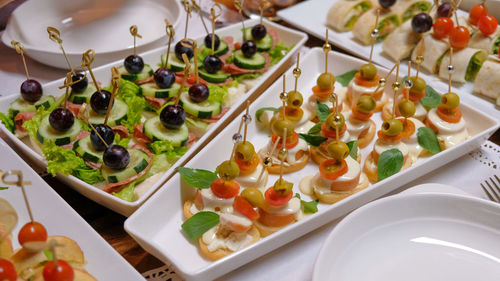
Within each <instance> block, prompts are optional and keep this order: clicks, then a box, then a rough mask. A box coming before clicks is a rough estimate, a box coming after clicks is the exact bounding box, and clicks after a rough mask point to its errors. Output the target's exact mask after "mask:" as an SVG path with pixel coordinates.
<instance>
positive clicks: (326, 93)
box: [312, 85, 332, 99]
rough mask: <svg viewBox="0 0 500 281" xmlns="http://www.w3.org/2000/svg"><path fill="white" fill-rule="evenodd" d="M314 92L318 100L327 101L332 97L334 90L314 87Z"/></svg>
mask: <svg viewBox="0 0 500 281" xmlns="http://www.w3.org/2000/svg"><path fill="white" fill-rule="evenodd" d="M312 90H313V93H314V95H315V96H317V97H318V98H320V99H326V98H328V97H329V96H330V94H331V93H332V89H327V90H321V89H320V88H319V87H318V85H316V86H314V87H313V88H312Z"/></svg>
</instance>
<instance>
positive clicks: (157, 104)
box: [144, 96, 167, 108]
mask: <svg viewBox="0 0 500 281" xmlns="http://www.w3.org/2000/svg"><path fill="white" fill-rule="evenodd" d="M144 98H145V99H146V100H147V101H148V102H149V103H150V104H151V105H152V106H153V107H154V108H161V107H162V106H163V105H164V104H165V103H166V102H167V99H164V98H153V97H148V96H144Z"/></svg>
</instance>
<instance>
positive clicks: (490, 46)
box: [469, 28, 500, 54]
mask: <svg viewBox="0 0 500 281" xmlns="http://www.w3.org/2000/svg"><path fill="white" fill-rule="evenodd" d="M499 44H500V28H497V30H496V31H495V32H494V33H493V34H491V35H484V34H483V33H482V32H476V33H474V35H472V37H471V38H470V41H469V47H471V48H476V49H481V50H484V51H485V52H486V53H487V54H498V45H499Z"/></svg>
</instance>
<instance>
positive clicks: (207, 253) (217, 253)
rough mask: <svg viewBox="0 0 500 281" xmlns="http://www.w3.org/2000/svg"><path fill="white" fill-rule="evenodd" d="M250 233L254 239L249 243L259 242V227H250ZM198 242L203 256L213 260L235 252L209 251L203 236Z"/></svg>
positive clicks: (225, 250)
mask: <svg viewBox="0 0 500 281" xmlns="http://www.w3.org/2000/svg"><path fill="white" fill-rule="evenodd" d="M186 202H187V201H186ZM248 234H250V235H251V236H252V241H250V243H249V244H248V245H251V244H253V243H255V242H257V241H258V240H259V239H260V232H259V230H257V228H256V227H255V226H253V227H252V228H250V230H249V231H248ZM198 242H199V244H200V252H201V255H202V256H203V257H205V258H207V259H209V260H211V261H216V260H218V259H221V258H223V257H225V256H227V255H230V254H232V253H233V251H231V250H229V249H217V250H215V251H213V252H211V251H209V250H208V246H207V244H205V242H203V238H202V237H200V239H199V240H198ZM248 245H247V246H248Z"/></svg>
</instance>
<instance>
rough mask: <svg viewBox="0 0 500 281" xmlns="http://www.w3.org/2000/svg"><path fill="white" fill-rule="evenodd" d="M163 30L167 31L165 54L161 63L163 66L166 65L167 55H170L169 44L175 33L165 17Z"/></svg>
mask: <svg viewBox="0 0 500 281" xmlns="http://www.w3.org/2000/svg"><path fill="white" fill-rule="evenodd" d="M165 26H166V27H165V32H166V33H167V36H168V47H167V54H166V56H165V65H162V66H163V67H168V57H169V55H170V45H172V39H173V38H174V35H175V30H174V26H173V25H172V24H171V23H170V22H169V21H168V19H165Z"/></svg>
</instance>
